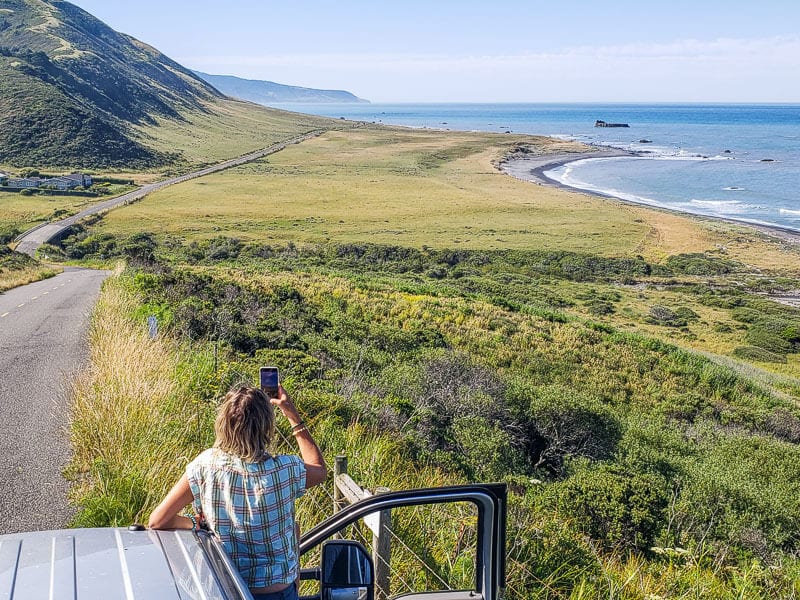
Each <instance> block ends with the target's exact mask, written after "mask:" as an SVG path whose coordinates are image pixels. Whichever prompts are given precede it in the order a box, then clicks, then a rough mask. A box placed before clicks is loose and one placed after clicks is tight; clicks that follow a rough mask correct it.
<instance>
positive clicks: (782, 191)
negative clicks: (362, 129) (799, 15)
mask: <svg viewBox="0 0 800 600" xmlns="http://www.w3.org/2000/svg"><path fill="white" fill-rule="evenodd" d="M275 106H276V107H279V108H283V109H286V110H293V111H297V112H305V113H310V114H317V115H325V116H329V117H336V118H338V117H344V118H346V119H352V120H357V121H368V122H375V123H384V124H390V125H405V126H410V127H429V128H435V129H453V130H463V131H475V130H476V131H493V132H511V133H530V134H541V135H548V136H554V137H559V138H564V139H571V140H579V141H583V142H587V143H591V144H596V145H602V146H613V147H616V148H623V149H626V150H631V151H635V152H637V153H640V156H637V157H631V158H628V157H623V158H604V159H590V160H584V161H578V162H573V163H570V164H568V165H565V166H563V167H559V168H556V169H554V170H552V171H548V172H547V175H548V177H551V178H553V179H556V180H558V181H560V182H561V183H564V184H566V185H570V186H573V187H577V188H581V189H585V190H589V191H595V192H599V193H603V194H608V195H612V196H616V197H618V198H622V199H625V200H629V201H633V202H639V203H642V204H648V205H652V206H660V207H665V208H670V209H674V210H679V211H684V212H689V213H695V214H701V215H708V216H712V217H724V218H728V219H737V220H741V221H745V222H750V223H758V224H764V225H774V226H779V227H783V228H787V229H792V230H796V231H800V104H764V105H760V104H758V105H757V104H687V105H678V104H651V105H647V104H279V105H275ZM597 119H600V120H603V121H606V122H609V123H628V124H629V125H630V127H627V128H599V127H594V123H595V120H597Z"/></svg>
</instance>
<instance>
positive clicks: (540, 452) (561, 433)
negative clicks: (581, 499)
mask: <svg viewBox="0 0 800 600" xmlns="http://www.w3.org/2000/svg"><path fill="white" fill-rule="evenodd" d="M516 402H517V403H518V402H519V399H516ZM528 402H529V403H528V406H527V408H526V411H525V419H526V422H525V430H526V439H525V442H526V446H527V451H528V453H529V455H530V461H531V464H532V466H533V467H534V468H542V469H544V470H546V471H548V472H550V473H551V474H553V475H556V476H562V475H564V473H565V462H566V460H567V459H568V458H570V457H584V458H587V459H590V460H603V459H606V458H609V457H610V456H611V455H612V454H613V453H614V451H615V449H616V446H617V443H618V442H619V440H620V437H621V427H620V424H619V422H618V421H617V419H616V417H615V416H614V414H613V413H612V411H611V410H610V409H608V408H607V407H605V406H604V405H603V404H602V403H601V402H599V401H598V400H596V399H594V398H592V397H590V396H587V395H585V394H581V393H578V392H576V391H575V390H571V389H569V388H566V387H561V386H547V387H545V388H542V389H539V390H536V391H535V392H534V395H533V397H531V398H530V399H529V401H528Z"/></svg>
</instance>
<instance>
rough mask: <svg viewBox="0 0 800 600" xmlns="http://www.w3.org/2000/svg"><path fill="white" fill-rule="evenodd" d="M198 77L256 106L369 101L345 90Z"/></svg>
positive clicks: (228, 76) (207, 76)
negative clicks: (288, 103) (285, 103)
mask: <svg viewBox="0 0 800 600" xmlns="http://www.w3.org/2000/svg"><path fill="white" fill-rule="evenodd" d="M193 73H194V74H195V75H197V76H198V77H200V78H201V79H203V80H204V81H206V82H207V83H210V84H211V85H213V86H214V87H215V88H216V89H218V90H219V91H221V92H222V93H223V94H226V95H228V96H231V97H234V98H240V99H242V100H248V101H250V102H256V103H257V104H269V103H281V102H306V103H325V102H337V103H338V102H341V103H366V102H369V100H364V99H363V98H359V97H358V96H356V95H355V94H353V93H351V92H348V91H345V90H322V89H315V88H307V87H299V86H294V85H285V84H282V83H275V82H274V81H267V80H262V79H245V78H242V77H236V76H234V75H211V74H209V73H203V72H202V71H193Z"/></svg>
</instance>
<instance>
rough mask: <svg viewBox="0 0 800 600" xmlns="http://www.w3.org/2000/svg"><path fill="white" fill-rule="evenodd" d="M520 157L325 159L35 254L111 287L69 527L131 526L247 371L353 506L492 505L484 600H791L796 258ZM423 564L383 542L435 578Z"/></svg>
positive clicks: (468, 153)
mask: <svg viewBox="0 0 800 600" xmlns="http://www.w3.org/2000/svg"><path fill="white" fill-rule="evenodd" d="M520 143H524V144H528V145H530V146H531V147H537V144H543V145H544V146H540V147H541V148H544V147H546V145H547V144H561V142H555V141H552V142H544V141H542V140H537V139H536V138H527V137H520V138H516V137H515V138H509V137H508V136H489V135H480V134H445V133H441V132H438V133H437V132H425V131H418V132H410V131H404V130H394V129H372V128H369V129H366V128H365V129H359V130H353V131H336V132H330V133H328V134H325V135H323V136H321V137H320V138H316V139H314V140H310V141H308V142H305V143H303V144H301V145H299V146H294V147H291V148H288V149H287V150H285V151H283V152H281V153H279V154H277V155H273V156H271V157H269V158H268V159H266V160H262V161H258V162H256V163H254V164H251V165H246V166H243V167H240V168H237V169H232V170H230V171H227V172H224V173H220V174H216V175H213V176H210V177H207V178H203V179H202V180H198V181H194V182H188V183H186V184H182V185H180V186H176V187H173V188H171V189H168V190H164V191H162V192H159V193H158V194H154V195H153V196H152V197H149V198H148V199H146V200H145V201H143V202H141V203H138V204H135V205H132V206H128V207H125V208H123V209H120V210H118V211H114V212H112V213H109V214H108V215H106V216H105V217H104V218H102V219H100V220H98V221H94V222H91V223H86V224H84V225H83V226H81V227H78V228H76V229H75V231H74V232H73V235H72V236H71V237H68V238H67V239H65V240H64V242H63V244H62V245H61V246H59V247H50V248H48V249H47V252H48V254H49V255H60V256H61V257H62V258H63V259H66V260H83V261H90V262H98V261H101V262H103V261H104V262H105V263H106V264H108V263H109V261H116V260H120V259H122V260H124V261H125V263H126V264H127V267H126V268H124V270H121V272H120V273H119V275H118V276H116V277H115V278H113V279H112V280H110V281H109V283H108V284H107V286H106V288H105V290H104V292H103V295H102V298H101V304H100V306H99V308H98V312H97V313H96V315H95V318H94V325H93V331H92V368H91V369H90V370H88V371H87V373H86V374H85V376H84V377H83V378H82V379H81V380H79V381H78V382H77V383H76V387H75V390H74V398H75V411H74V417H73V423H72V434H73V444H74V448H75V458H74V461H73V464H72V466H71V469H70V472H71V476H72V478H73V479H74V480H75V481H76V487H75V502H76V503H77V504H78V505H79V507H81V510H80V512H79V514H78V517H77V520H76V523H77V524H80V525H107V524H127V523H130V522H131V521H134V520H138V521H141V520H143V519H145V518H146V515H147V513H148V512H149V510H150V509H151V508H152V507H153V506H154V504H155V503H156V502H158V500H159V499H160V498H161V497H162V495H163V493H164V492H165V491H166V488H167V487H168V486H169V485H170V484H171V482H172V481H173V480H174V479H175V478H176V477H177V476H178V474H179V473H180V471H181V470H182V468H183V466H184V465H185V462H186V461H187V460H188V459H190V458H191V457H192V456H193V455H194V453H196V452H197V451H199V450H200V449H201V448H203V447H204V446H206V445H208V444H209V442H210V441H211V437H212V435H213V434H212V428H211V425H212V422H213V414H214V409H215V406H216V401H217V400H218V398H219V396H220V395H221V393H222V392H223V391H224V390H225V389H226V388H227V387H228V386H229V385H231V384H232V383H234V382H236V381H240V380H250V381H252V380H253V378H254V376H255V373H257V368H258V366H260V365H261V364H267V363H269V364H276V365H278V366H279V367H280V368H281V370H282V372H283V377H284V383H285V385H286V386H287V388H289V389H290V391H291V392H292V393H293V394H294V396H295V397H296V399H297V402H298V404H299V406H300V407H301V408H302V410H303V411H304V412H305V414H306V416H307V420H308V421H309V422H310V423H311V426H312V428H313V430H314V433H315V435H316V436H317V438H318V439H319V440H320V443H321V445H322V446H323V449H324V452H325V454H326V456H328V457H332V456H334V455H336V454H340V453H342V454H346V455H349V456H350V457H351V464H352V465H353V467H352V469H351V471H353V475H354V476H355V477H356V479H357V480H358V481H360V482H363V483H364V484H365V485H368V486H377V485H383V486H389V487H392V488H395V489H399V488H403V487H409V486H419V485H441V484H444V483H451V482H461V481H488V480H501V481H506V482H507V483H509V485H510V489H511V497H510V513H509V514H510V519H509V544H508V548H509V556H508V558H509V589H508V596H509V597H510V598H594V597H598V596H602V597H604V596H614V597H619V598H651V599H652V598H672V597H692V596H695V597H697V596H701V597H704V598H740V597H748V598H749V597H754V598H757V597H764V598H767V597H792V596H793V595H794V596H796V595H797V593H798V592H799V591H800V590H798V589H797V581H798V580H800V578H799V575H800V563H798V562H797V557H798V552H800V547H799V546H798V542H799V541H800V540H798V537H797V533H796V523H797V520H798V517H800V501H799V500H798V498H800V494H798V491H800V490H798V488H797V486H798V483H797V482H798V481H800V478H799V477H798V476H799V475H800V473H798V465H800V460H798V459H800V446H799V445H798V444H800V409H798V406H797V399H798V397H800V381H799V380H798V378H797V372H798V371H797V365H798V358H799V357H800V354H799V353H798V350H800V344H799V342H800V339H799V338H798V335H797V331H798V329H800V311H798V310H797V309H793V308H792V307H789V306H785V305H782V304H779V303H777V302H775V301H774V300H772V299H771V296H773V295H775V294H777V293H779V292H781V291H782V290H786V289H794V288H796V287H798V281H797V279H798V273H800V268H798V267H800V256H798V253H797V250H796V249H795V248H793V247H791V246H788V245H785V244H781V243H780V242H777V241H774V240H770V239H768V238H766V237H764V236H762V235H761V234H759V233H758V232H755V231H753V230H748V229H744V228H740V227H735V226H730V225H727V224H722V223H714V222H710V221H701V220H695V219H688V218H684V217H679V216H675V215H671V214H667V213H661V212H655V211H651V210H647V209H644V208H639V207H634V206H629V205H624V204H622V203H617V202H614V201H608V200H599V199H595V198H591V197H588V196H583V195H574V194H569V193H565V192H561V191H557V190H551V189H547V188H541V187H538V186H532V185H529V184H526V183H523V182H518V181H515V180H513V179H511V178H509V177H507V176H504V175H502V174H500V173H498V172H497V171H496V169H495V168H494V167H493V166H492V161H493V160H496V159H497V158H498V157H499V156H501V155H502V154H503V153H504V152H506V151H508V149H509V148H511V147H512V146H513V145H515V144H520ZM149 316H155V317H156V318H157V320H158V323H159V332H160V333H159V335H158V336H157V337H156V338H155V339H150V337H149V336H148V335H147V327H146V320H147V317H149ZM181 457H182V458H181ZM319 493H323V492H319ZM327 507H328V503H327V501H326V499H325V498H324V497H316V496H315V495H311V496H310V497H309V498H307V499H306V500H304V501H303V503H302V507H301V518H302V524H303V527H304V528H305V527H308V526H310V525H311V524H313V523H314V522H316V521H318V520H319V518H321V517H322V516H323V515H324V514H325V510H326V508H327ZM459 523H460V521H453V523H449V524H439V525H438V526H439V527H440V529H441V531H440V533H441V534H442V536H443V535H444V534H445V532H447V531H449V529H448V528H455V530H454V531H453V532H452V533H453V535H457V534H458V531H457V527H458V525H459ZM439 539H441V538H440V537H439V536H438V535H437V536H432V537H430V538H425V537H424V536H417V537H414V536H411V537H410V538H408V539H406V543H407V544H409V545H410V547H411V549H412V550H414V551H415V552H416V554H418V555H420V556H424V557H426V561H427V568H428V569H431V570H433V571H434V572H435V573H436V574H437V577H441V578H442V579H443V580H445V581H457V580H458V577H459V572H460V571H459V569H458V568H456V567H457V565H458V561H457V560H453V558H452V557H451V556H450V555H449V554H448V552H447V551H446V550H447V548H449V546H442V547H437V546H436V544H437V542H435V541H434V542H431V540H439ZM439 543H442V544H444V542H439ZM401 568H402V565H401Z"/></svg>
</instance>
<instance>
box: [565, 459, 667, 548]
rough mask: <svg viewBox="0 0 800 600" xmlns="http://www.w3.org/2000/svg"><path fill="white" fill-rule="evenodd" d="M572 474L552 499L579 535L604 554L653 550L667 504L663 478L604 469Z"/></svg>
mask: <svg viewBox="0 0 800 600" xmlns="http://www.w3.org/2000/svg"><path fill="white" fill-rule="evenodd" d="M575 470H576V472H575V474H574V475H572V477H570V478H569V479H567V480H565V481H564V482H563V483H561V484H559V485H558V487H557V493H558V496H559V506H560V508H561V509H562V510H565V511H567V512H568V513H570V514H572V515H573V516H574V518H575V521H576V524H577V526H578V527H579V528H580V529H581V530H582V531H583V532H584V533H586V534H587V535H589V536H590V537H591V538H592V539H594V540H596V541H598V542H600V543H601V544H603V545H604V546H605V547H607V548H609V549H613V548H622V547H628V548H639V549H645V548H649V547H650V546H652V545H653V542H654V540H655V538H656V535H657V534H658V533H659V530H660V528H661V524H662V523H663V522H664V517H665V511H666V508H667V506H668V504H669V498H670V486H669V484H668V482H667V480H666V479H665V478H664V477H662V476H661V475H658V474H656V473H639V472H635V471H627V470H625V469H624V468H622V467H620V466H617V465H611V464H605V463H600V464H597V465H593V466H588V465H585V464H580V465H579V466H578V467H577V468H576V469H575Z"/></svg>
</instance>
